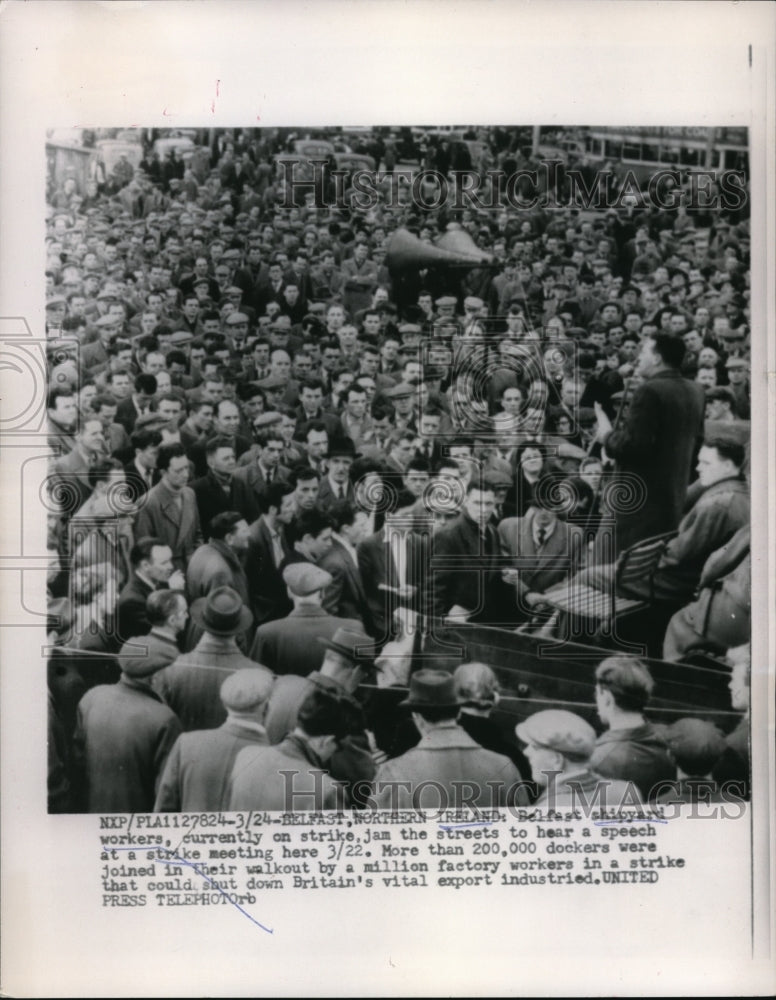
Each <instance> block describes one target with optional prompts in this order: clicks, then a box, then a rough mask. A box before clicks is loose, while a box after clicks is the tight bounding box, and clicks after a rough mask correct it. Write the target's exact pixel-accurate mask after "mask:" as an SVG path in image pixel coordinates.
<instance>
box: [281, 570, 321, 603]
mask: <svg viewBox="0 0 776 1000" xmlns="http://www.w3.org/2000/svg"><path fill="white" fill-rule="evenodd" d="M331 580H332V577H331V573H327V572H326V570H325V569H321V567H320V566H316V565H315V563H308V562H298V563H290V564H289V565H288V566H286V568H285V569H284V570H283V583H285V585H286V586H287V587H288V589H289V590H290V591H291V593H292V594H295V595H296V596H297V597H307V595H308V594H315V593H316V592H317V591H319V590H323V588H324V587H328V585H329V584H330V583H331Z"/></svg>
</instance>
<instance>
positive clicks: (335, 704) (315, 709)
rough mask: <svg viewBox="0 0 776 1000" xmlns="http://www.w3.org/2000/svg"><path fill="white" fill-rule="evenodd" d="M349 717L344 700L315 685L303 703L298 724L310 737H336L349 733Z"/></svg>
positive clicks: (298, 716) (298, 715)
mask: <svg viewBox="0 0 776 1000" xmlns="http://www.w3.org/2000/svg"><path fill="white" fill-rule="evenodd" d="M346 720H347V715H346V712H345V710H344V707H343V704H342V700H341V699H340V698H339V697H338V695H337V694H336V693H335V692H333V691H327V690H324V689H323V688H321V687H318V686H317V685H315V686H314V687H313V688H312V689H311V691H310V692H309V693H308V694H307V696H306V697H305V699H304V701H303V702H302V704H301V706H300V708H299V712H298V714H297V724H298V725H299V727H300V728H301V729H303V730H304V731H305V733H307V735H308V736H335V737H337V738H338V739H339V738H341V737H343V736H345V735H346V732H347V722H346Z"/></svg>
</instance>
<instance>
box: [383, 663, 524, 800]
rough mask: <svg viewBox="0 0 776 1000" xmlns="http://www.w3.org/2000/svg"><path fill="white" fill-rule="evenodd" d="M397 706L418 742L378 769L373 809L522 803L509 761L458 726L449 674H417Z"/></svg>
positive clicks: (518, 778)
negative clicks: (409, 721)
mask: <svg viewBox="0 0 776 1000" xmlns="http://www.w3.org/2000/svg"><path fill="white" fill-rule="evenodd" d="M401 705H402V706H403V707H404V708H406V709H408V710H409V711H410V712H411V713H412V721H413V722H414V723H415V727H416V728H417V730H418V732H419V733H420V742H419V743H418V745H417V746H416V747H413V749H412V750H408V751H407V752H406V753H404V754H402V755H401V756H400V757H396V758H394V759H393V760H389V761H388V762H387V763H385V764H382V765H381V766H380V767H379V768H378V769H377V774H376V775H375V783H374V796H373V802H372V804H373V805H374V806H375V807H376V808H378V809H387V808H390V809H402V808H404V809H407V808H412V809H424V808H425V809H445V808H460V807H461V806H465V805H471V806H477V807H489V806H490V807H492V806H497V805H511V804H520V805H524V804H527V803H528V801H529V798H528V793H527V790H526V788H525V787H523V779H522V777H521V775H520V772H519V771H518V770H517V768H516V767H515V765H514V764H513V763H512V761H511V760H510V759H509V758H508V757H505V756H503V755H502V754H497V753H493V752H492V751H490V750H485V749H483V747H481V746H480V745H479V744H478V743H476V742H475V741H474V740H473V739H472V738H471V736H469V735H468V733H466V732H465V731H464V730H463V729H462V728H461V726H459V725H458V723H457V722H456V719H457V717H458V713H459V711H460V708H461V703H460V701H459V699H458V697H457V695H456V693H455V681H454V679H453V675H452V674H450V673H447V672H446V671H444V670H427V669H424V670H418V671H416V672H415V673H414V674H413V675H412V677H411V678H410V690H409V695H408V697H407V698H405V700H404V701H403V702H401Z"/></svg>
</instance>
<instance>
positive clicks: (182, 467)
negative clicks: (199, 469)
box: [156, 443, 189, 493]
mask: <svg viewBox="0 0 776 1000" xmlns="http://www.w3.org/2000/svg"><path fill="white" fill-rule="evenodd" d="M156 468H157V469H158V470H159V472H161V474H162V479H163V481H164V483H165V485H166V486H167V488H168V489H170V490H172V491H173V492H174V493H178V492H180V490H182V489H183V487H184V486H185V485H186V483H187V482H188V481H189V460H188V458H187V457H186V450H185V449H184V447H183V445H182V444H177V443H173V444H163V445H162V446H161V447H160V449H159V453H158V455H157V458H156Z"/></svg>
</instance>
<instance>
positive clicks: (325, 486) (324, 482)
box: [316, 476, 355, 510]
mask: <svg viewBox="0 0 776 1000" xmlns="http://www.w3.org/2000/svg"><path fill="white" fill-rule="evenodd" d="M354 496H355V491H354V489H353V484H352V483H351V482H350V480H348V482H347V483H346V484H345V496H344V497H343V499H344V500H349V501H350V502H351V503H352V502H353V497H354ZM316 503H317V504H318V505H319V506H320V507H323V509H324V510H326V509H327V508H328V507H331V506H333V505H334V504H335V503H337V497H335V496H334V489H333V488H332V485H331V483H330V482H329V477H328V476H323V477H322V479H321V481H320V483H319V485H318V498H317V500H316Z"/></svg>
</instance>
